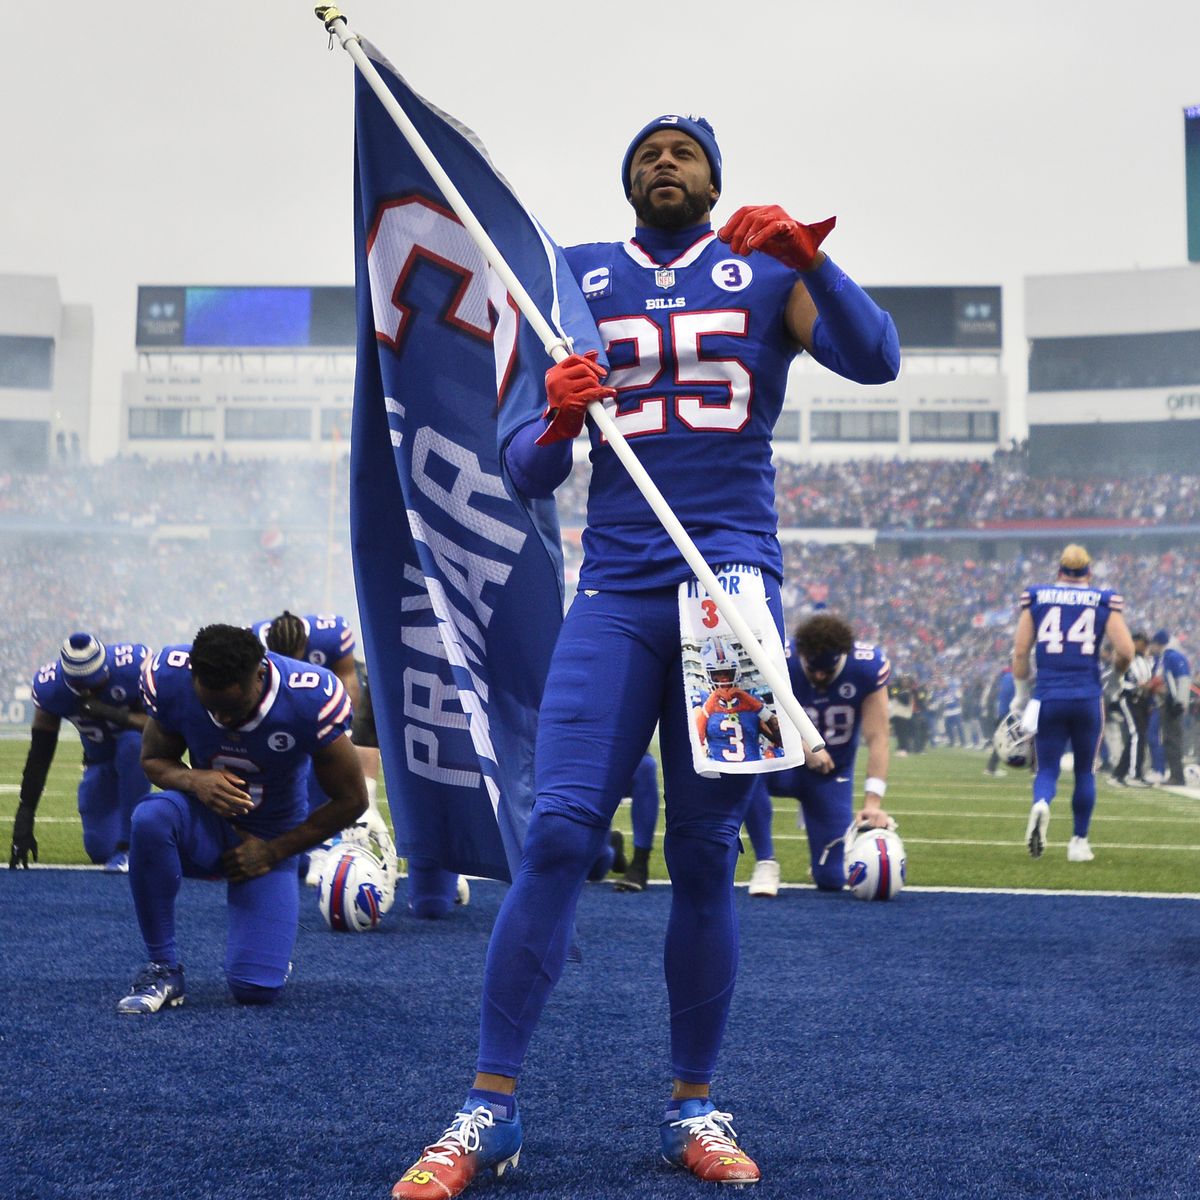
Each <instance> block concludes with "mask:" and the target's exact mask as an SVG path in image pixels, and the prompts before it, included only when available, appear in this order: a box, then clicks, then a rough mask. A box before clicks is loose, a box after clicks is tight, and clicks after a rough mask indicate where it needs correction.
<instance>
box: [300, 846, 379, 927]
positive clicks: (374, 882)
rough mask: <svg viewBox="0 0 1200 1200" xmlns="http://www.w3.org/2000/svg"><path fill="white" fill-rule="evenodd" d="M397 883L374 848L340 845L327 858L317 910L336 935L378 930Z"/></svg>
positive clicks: (318, 893) (318, 891)
mask: <svg viewBox="0 0 1200 1200" xmlns="http://www.w3.org/2000/svg"><path fill="white" fill-rule="evenodd" d="M395 892H396V881H395V875H394V873H393V871H391V870H390V869H389V867H388V864H387V862H386V861H385V857H384V856H383V855H381V854H378V853H376V852H375V849H374V847H372V846H370V845H369V844H368V845H358V844H352V843H348V842H339V843H337V844H336V845H334V846H333V847H331V849H330V851H329V853H328V854H327V855H326V859H325V865H324V867H323V869H322V871H321V878H320V881H319V882H318V884H317V907H318V908H319V909H320V910H321V916H322V917H324V918H325V923H326V924H327V925H328V926H329V928H330V929H332V930H333V931H334V932H335V933H367V932H369V931H370V930H372V929H377V928H378V927H379V923H380V922H381V921H382V920H383V917H384V914H385V913H386V912H387V911H388V909H390V908H391V906H392V901H393V900H394V898H395Z"/></svg>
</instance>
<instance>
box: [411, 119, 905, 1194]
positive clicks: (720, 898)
mask: <svg viewBox="0 0 1200 1200" xmlns="http://www.w3.org/2000/svg"><path fill="white" fill-rule="evenodd" d="M621 183H622V187H623V189H624V191H625V195H626V196H627V198H628V199H629V202H630V204H631V205H632V206H633V209H634V211H635V213H636V215H637V228H636V231H635V235H634V237H633V238H631V239H630V240H628V241H625V242H597V243H590V244H587V245H581V246H576V247H574V248H571V249H568V250H566V252H565V253H566V259H567V262H568V264H569V265H570V267H571V269H572V271H573V273H574V274H575V277H576V279H577V280H578V282H579V286H580V288H581V290H582V292H583V295H584V297H585V298H586V299H587V301H588V302H589V305H590V308H591V313H592V316H593V317H594V318H595V321H596V324H597V328H598V330H599V333H600V337H601V341H602V344H603V347H604V350H605V352H606V354H607V356H608V359H609V363H610V368H609V369H608V370H606V369H605V368H604V367H603V366H602V365H601V364H600V363H599V361H598V358H597V355H596V354H585V355H572V356H570V357H568V358H566V359H564V360H563V361H562V362H560V363H558V364H556V365H555V366H553V367H552V368H551V369H550V370H549V371H547V373H546V384H545V387H546V399H547V403H546V407H545V412H544V413H543V415H542V417H541V419H534V420H532V421H531V422H530V423H528V424H526V425H524V426H523V427H522V428H520V429H519V430H517V431H516V432H515V434H514V435H513V436H512V437H511V438H510V439H509V440H508V442H507V443H506V446H505V463H506V467H507V469H508V473H509V476H510V479H511V481H512V482H513V484H514V485H515V487H516V488H517V490H518V491H519V492H520V493H521V494H522V495H523V496H525V497H546V496H550V495H552V493H553V491H554V489H555V488H556V487H557V486H558V485H559V484H560V483H561V482H562V481H563V480H564V479H565V478H566V476H567V474H568V473H569V471H570V468H571V462H572V454H571V446H572V442H573V440H574V438H575V437H576V435H577V434H579V433H580V432H581V431H582V430H583V428H584V423H585V417H586V412H587V407H588V405H589V404H590V403H591V402H592V401H601V402H603V403H604V404H605V406H606V407H607V408H608V409H609V411H610V412H611V414H612V416H613V417H614V419H615V421H616V423H617V425H618V426H619V427H620V429H621V430H622V432H623V433H624V434H625V435H626V437H628V438H630V439H635V438H636V440H637V443H638V456H639V458H640V460H641V462H642V464H643V465H644V466H645V468H646V470H647V472H648V473H649V474H650V476H651V477H652V478H653V480H654V481H655V483H656V484H657V485H658V487H659V488H660V489H661V491H662V493H663V495H664V496H665V497H666V500H667V502H668V503H669V505H670V506H671V508H672V509H673V511H674V513H675V514H676V515H677V516H678V518H679V519H680V521H681V522H682V524H683V525H684V527H685V528H686V529H687V530H688V532H689V533H690V534H691V535H692V537H693V539H694V541H695V543H696V545H697V546H698V547H699V550H700V552H701V554H702V555H703V556H704V557H705V559H706V561H707V562H708V563H709V564H711V565H714V566H715V565H720V564H725V563H734V564H745V565H746V567H747V568H748V569H751V570H756V571H761V573H762V575H763V576H764V580H765V585H766V593H767V597H768V603H769V606H770V608H771V611H772V612H773V613H774V615H775V619H776V625H777V627H778V626H779V624H780V621H781V618H782V602H781V596H780V581H781V578H782V572H783V562H782V554H781V550H780V546H779V541H778V538H777V536H776V527H777V516H776V512H775V507H774V489H773V481H774V472H773V469H772V466H771V431H772V427H773V425H774V423H775V420H776V418H777V417H778V416H779V413H780V410H781V408H782V405H783V398H784V387H785V383H786V379H787V372H788V366H789V364H790V363H791V361H792V359H793V358H794V357H795V356H796V354H798V353H800V352H801V351H802V350H804V351H807V352H808V353H810V354H812V355H813V356H814V357H815V358H816V359H817V360H818V361H819V362H821V363H822V364H824V365H825V366H827V367H829V368H831V369H833V370H835V371H837V372H838V373H839V374H841V375H843V376H845V377H847V378H850V379H854V380H857V381H859V382H862V383H882V382H886V381H888V380H891V379H894V378H895V376H896V374H897V371H898V368H899V345H898V342H897V338H896V332H895V327H894V325H893V324H892V321H891V318H890V317H889V316H888V315H887V313H885V312H883V311H882V310H881V309H880V308H879V307H878V306H877V305H876V304H875V303H874V302H873V301H872V300H871V299H870V298H869V297H868V296H867V295H866V294H865V293H864V292H863V291H862V290H861V289H860V288H859V287H858V286H857V285H856V284H855V283H854V282H853V281H852V280H850V279H849V277H848V276H847V275H846V274H845V272H843V271H842V270H841V269H840V268H839V267H838V266H837V265H835V264H834V262H833V261H832V260H831V259H829V258H828V257H827V256H826V255H825V254H824V253H823V252H822V250H821V249H820V246H821V243H822V241H823V240H824V239H825V237H826V236H827V235H828V233H829V232H830V230H831V229H832V228H833V224H834V222H833V219H832V218H831V219H829V220H827V221H823V222H821V223H819V224H816V225H806V224H804V223H802V222H800V221H797V220H796V219H794V218H793V217H791V216H789V215H788V214H787V213H786V212H785V211H784V210H783V209H781V208H779V207H776V206H773V205H771V206H757V207H746V208H742V209H739V210H738V211H737V212H736V213H735V214H734V215H733V217H732V218H730V220H729V221H728V222H727V223H726V224H725V225H724V226H723V227H722V228H721V229H720V231H719V232H717V231H714V230H713V228H712V225H711V220H710V214H711V210H712V208H713V206H714V205H715V203H716V201H717V198H718V196H719V195H720V192H721V185H722V170H721V153H720V150H719V148H718V145H717V141H716V137H715V135H714V133H713V130H712V127H711V126H710V125H709V123H708V122H707V121H705V120H703V119H702V118H693V117H687V116H682V115H677V114H672V115H667V116H663V117H656V118H655V119H654V120H652V121H650V122H649V123H648V124H647V125H645V126H644V127H643V128H642V129H641V130H639V131H638V132H637V133H636V134H635V136H634V137H633V139H632V141H631V142H630V144H629V148H628V150H627V152H626V154H625V157H624V161H623V163H622V166H621ZM589 430H590V435H591V443H592V448H591V460H592V476H591V485H590V492H589V497H588V526H587V529H586V530H585V532H584V535H583V549H584V559H583V564H582V566H581V568H580V574H579V587H578V591H577V593H576V597H575V599H574V601H573V603H572V605H571V608H570V610H569V611H568V613H567V616H566V619H565V622H564V624H563V627H562V630H561V632H560V634H559V638H558V641H557V643H556V646H555V649H554V655H553V659H552V661H551V664H550V669H549V675H548V678H547V682H546V689H545V695H544V699H543V703H542V709H541V719H540V724H539V727H538V740H537V752H536V758H535V776H536V778H535V784H536V803H535V805H534V809H533V813H532V816H531V818H530V823H529V828H528V832H527V835H526V838H525V843H524V851H523V857H522V860H521V865H520V869H519V871H518V872H517V875H516V877H515V879H514V881H513V886H512V888H511V889H510V891H509V892H508V895H507V896H506V898H505V901H504V904H503V906H502V908H501V910H500V914H499V916H498V918H497V921H496V925H495V928H494V930H493V933H492V938H491V943H490V946H489V950H488V958H487V965H486V969H485V975H484V990H483V1006H482V1007H483V1011H482V1019H481V1029H480V1048H479V1056H478V1059H477V1062H476V1070H477V1074H476V1076H475V1080H474V1082H473V1084H472V1086H471V1088H470V1090H469V1091H468V1093H467V1097H466V1101H465V1103H464V1104H463V1105H462V1107H461V1108H460V1110H459V1112H458V1113H457V1115H456V1116H455V1117H454V1119H453V1121H452V1122H451V1124H450V1126H449V1127H448V1128H447V1129H446V1130H445V1131H444V1133H442V1135H441V1136H440V1137H439V1138H438V1139H437V1140H436V1141H435V1142H433V1143H431V1144H430V1145H429V1146H427V1147H426V1148H425V1150H424V1151H423V1152H422V1153H421V1154H420V1156H419V1157H418V1158H417V1160H416V1161H415V1162H414V1163H413V1165H412V1166H411V1167H410V1168H409V1170H408V1171H406V1172H405V1174H404V1175H403V1177H402V1178H401V1179H400V1181H399V1182H398V1183H397V1184H396V1187H395V1188H394V1190H393V1195H394V1196H395V1197H397V1198H399V1200H443V1198H444V1197H447V1196H455V1195H458V1194H459V1193H460V1192H461V1191H462V1190H463V1189H464V1188H466V1187H467V1186H468V1185H469V1184H470V1182H471V1180H472V1179H473V1178H474V1177H475V1175H477V1174H478V1173H479V1172H480V1171H485V1170H491V1171H495V1173H496V1174H497V1175H500V1174H503V1173H504V1172H505V1171H506V1170H508V1169H509V1168H510V1167H512V1166H515V1165H516V1164H517V1161H518V1158H519V1156H520V1152H521V1145H522V1141H523V1134H522V1128H521V1121H520V1115H519V1113H518V1110H517V1101H516V1097H515V1095H514V1092H515V1089H516V1084H517V1076H518V1075H519V1074H520V1071H521V1067H522V1064H523V1061H524V1058H525V1053H526V1050H527V1048H528V1045H529V1042H530V1039H531V1037H532V1035H533V1031H534V1028H535V1026H536V1024H537V1022H538V1018H539V1016H540V1014H541V1012H542V1009H543V1007H544V1006H545V1004H546V1002H547V1000H548V998H549V995H550V992H551V990H552V988H553V986H554V984H555V983H556V981H557V980H558V978H559V976H560V974H561V972H562V969H563V966H564V963H565V960H566V956H567V950H568V947H569V945H570V941H571V930H572V928H573V924H574V914H575V907H576V903H577V901H578V898H579V895H580V892H581V890H582V886H583V882H584V879H585V877H586V875H587V872H588V869H589V867H590V865H591V864H592V863H593V862H594V861H595V859H596V856H597V853H598V851H599V850H600V848H601V847H602V845H603V842H604V840H605V838H606V837H607V831H608V827H609V823H610V822H611V820H612V816H613V812H614V810H615V809H616V807H617V804H618V803H619V801H620V799H621V795H622V792H623V790H624V789H625V787H626V784H627V783H628V781H629V779H630V777H631V776H632V775H633V772H634V770H635V768H636V767H637V765H638V762H639V760H640V759H641V757H642V755H643V753H644V751H645V748H646V744H647V742H648V741H649V739H650V736H651V734H652V733H653V731H654V727H655V724H656V723H658V724H659V733H660V746H661V749H662V766H663V774H664V781H665V795H666V834H665V838H664V846H663V849H664V855H665V858H666V863H667V867H668V870H669V871H670V874H671V880H672V885H673V886H672V889H671V914H670V918H669V921H668V926H667V933H666V951H665V967H666V977H667V994H668V1000H669V1010H670V1033H671V1066H672V1075H673V1077H674V1082H673V1086H672V1094H671V1097H670V1099H669V1100H668V1102H667V1104H666V1108H665V1111H664V1113H663V1117H662V1121H661V1125H660V1142H661V1153H662V1155H663V1157H664V1158H665V1159H666V1160H667V1161H668V1162H669V1163H672V1164H673V1165H675V1166H678V1167H681V1168H683V1169H684V1170H686V1171H690V1172H691V1173H692V1174H694V1175H696V1176H697V1177H698V1178H700V1179H703V1180H707V1181H713V1182H725V1183H753V1182H755V1181H757V1180H758V1178H759V1168H758V1166H757V1165H756V1164H755V1162H754V1161H753V1160H752V1159H751V1157H750V1156H749V1155H748V1154H746V1153H745V1152H744V1151H743V1150H742V1149H741V1148H740V1146H739V1145H738V1141H737V1137H736V1135H735V1133H734V1128H733V1125H732V1117H731V1115H730V1113H729V1112H727V1111H723V1110H721V1109H720V1108H718V1107H717V1105H715V1104H714V1103H713V1101H712V1100H711V1098H710V1095H709V1091H710V1085H711V1081H712V1078H713V1075H714V1073H715V1071H716V1063H717V1056H718V1052H719V1049H720V1045H721V1040H722V1037H723V1033H724V1028H725V1022H726V1017H727V1016H728V1011H729V1004H730V999H731V996H732V992H733V984H734V979H735V976H736V972H737V959H738V934H737V923H736V918H735V913H734V905H733V894H734V893H733V877H734V867H735V864H736V862H737V857H738V852H739V840H738V835H739V833H740V829H741V824H742V819H743V817H744V815H745V811H746V806H747V804H748V803H749V798H750V794H751V780H750V779H749V778H748V777H746V776H744V775H728V774H726V775H720V776H718V777H717V778H713V779H706V778H700V777H698V776H697V775H696V773H695V771H694V770H693V761H692V752H691V741H690V735H689V719H690V713H689V706H688V701H687V696H686V695H685V692H684V688H683V686H682V670H683V659H682V650H681V638H680V618H679V603H678V589H679V587H680V585H681V584H683V583H686V581H687V580H689V579H690V578H691V575H692V573H691V571H690V570H689V568H688V566H687V564H686V563H685V561H684V559H683V558H682V557H681V555H680V553H679V551H678V550H677V549H676V547H675V545H674V543H673V542H672V541H671V540H670V538H669V537H668V535H667V533H666V532H665V531H664V529H663V527H662V526H661V525H660V523H659V522H658V520H657V519H656V517H655V516H654V514H653V512H652V510H651V508H650V507H649V505H648V503H647V501H646V500H645V499H644V497H643V496H642V494H641V492H640V491H638V490H637V489H636V487H635V485H634V484H633V482H632V480H631V478H630V477H629V475H628V474H627V473H626V470H625V468H624V467H623V465H622V464H621V463H620V462H619V461H618V458H617V455H616V452H615V451H614V450H613V449H612V447H611V445H610V444H609V443H608V442H607V441H606V440H605V439H604V438H603V437H602V436H601V435H600V433H599V431H598V430H597V429H595V428H593V427H590V426H589ZM598 694H599V695H604V696H605V697H607V698H608V700H609V703H606V704H604V705H597V704H596V703H595V697H596V696H597V695H598ZM614 712H616V713H619V714H620V720H619V721H614V720H613V718H612V714H613V713H614ZM824 757H825V760H826V761H827V756H824ZM697 946H703V947H704V953H703V954H697V953H696V948H697ZM580 1087H581V1089H582V1090H581V1092H580V1096H579V1105H580V1108H579V1119H580V1120H581V1121H592V1120H594V1119H595V1113H596V1112H597V1111H598V1101H597V1098H595V1097H593V1096H591V1095H589V1094H588V1092H587V1087H586V1083H584V1082H583V1081H581V1082H580Z"/></svg>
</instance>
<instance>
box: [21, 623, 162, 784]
mask: <svg viewBox="0 0 1200 1200" xmlns="http://www.w3.org/2000/svg"><path fill="white" fill-rule="evenodd" d="M149 653H150V651H149V649H148V648H147V647H146V646H143V645H142V644H141V642H117V643H114V644H112V645H109V644H108V643H107V642H106V643H105V644H104V661H105V663H106V664H107V666H108V669H109V677H108V682H107V683H106V684H105V685H104V687H103V688H102V689H101V690H100V691H98V692H96V693H95V698H96V699H97V700H100V701H103V703H105V704H111V705H113V706H114V707H116V708H131V709H133V710H134V711H135V712H141V711H142V696H141V692H140V690H139V687H138V680H139V677H140V676H141V672H142V664H143V663H144V662H145V661H146V657H147V655H149ZM33 702H34V704H35V705H36V706H37V707H38V708H40V709H41V710H42V711H43V712H47V713H49V714H50V715H51V716H55V717H61V718H63V719H64V720H67V721H70V722H71V724H72V725H74V726H75V728H76V730H77V731H78V733H79V738H80V740H81V741H82V742H83V760H84V762H87V763H103V762H111V761H112V759H113V756H114V755H115V754H116V752H117V737H118V735H120V734H122V733H124V732H125V730H124V729H122V728H121V727H120V726H119V725H114V724H112V722H111V721H94V720H90V719H89V718H87V717H82V716H80V715H79V706H80V704H81V703H82V702H83V697H82V696H81V695H80V694H79V693H78V692H76V691H73V690H72V689H71V687H70V685H69V684H68V683H67V681H66V679H65V678H64V676H63V673H62V663H61V662H59V660H58V659H57V658H56V659H55V660H54V661H53V662H50V663H47V664H46V665H45V666H44V667H42V668H41V669H40V670H39V671H38V673H37V674H36V675H35V676H34V677H33Z"/></svg>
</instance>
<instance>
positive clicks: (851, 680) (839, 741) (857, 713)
mask: <svg viewBox="0 0 1200 1200" xmlns="http://www.w3.org/2000/svg"><path fill="white" fill-rule="evenodd" d="M891 674H892V667H891V664H890V663H889V662H888V660H887V655H886V654H884V652H883V650H882V648H881V647H879V646H873V645H871V643H870V642H855V643H854V649H853V650H851V651H850V653H849V654H848V655H846V659H845V661H844V662H843V663H842V667H841V670H839V671H838V673H837V674H836V675H835V676H834V677H833V679H832V680H831V681H830V682H829V684H828V685H827V686H826V687H824V688H822V689H818V688H817V687H816V686H815V685H814V684H813V682H812V680H811V679H809V677H808V676H807V675H806V674H805V673H804V667H803V666H802V665H801V663H800V656H799V655H798V654H796V652H795V649H794V648H793V647H792V646H791V645H790V644H789V646H788V676H789V677H790V679H791V681H792V691H793V692H795V694H796V699H797V700H799V701H800V705H801V707H802V708H803V709H804V711H805V712H807V713H808V715H809V718H810V719H811V720H812V723H813V724H814V725H815V726H816V727H817V732H818V733H819V734H820V735H821V736H822V737H823V738H824V739H825V749H826V750H828V751H829V756H830V758H832V759H833V765H834V770H835V771H836V772H837V773H838V774H845V773H848V772H852V771H853V770H854V755H855V754H856V753H857V751H858V734H859V731H860V729H861V728H862V706H863V701H864V700H865V699H866V698H867V697H868V696H869V695H871V693H872V692H877V691H879V689H880V688H883V687H887V681H888V679H890V678H891Z"/></svg>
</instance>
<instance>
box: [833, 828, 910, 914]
mask: <svg viewBox="0 0 1200 1200" xmlns="http://www.w3.org/2000/svg"><path fill="white" fill-rule="evenodd" d="M844 845H845V847H846V852H845V859H844V861H845V865H846V886H847V887H848V888H849V889H850V890H851V891H852V892H853V893H854V895H855V896H856V897H857V898H858V899H859V900H890V899H891V898H892V897H893V896H894V895H896V893H897V892H899V891H900V889H901V888H902V887H903V886H904V875H905V868H906V865H907V857H906V855H905V853H904V843H903V842H902V841H901V840H900V835H899V834H898V833H897V832H896V822H895V821H889V822H888V825H887V827H886V828H884V829H875V828H872V827H871V826H870V825H859V826H854V825H851V826H850V828H849V829H848V830H847V831H846V837H845V841H844Z"/></svg>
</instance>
